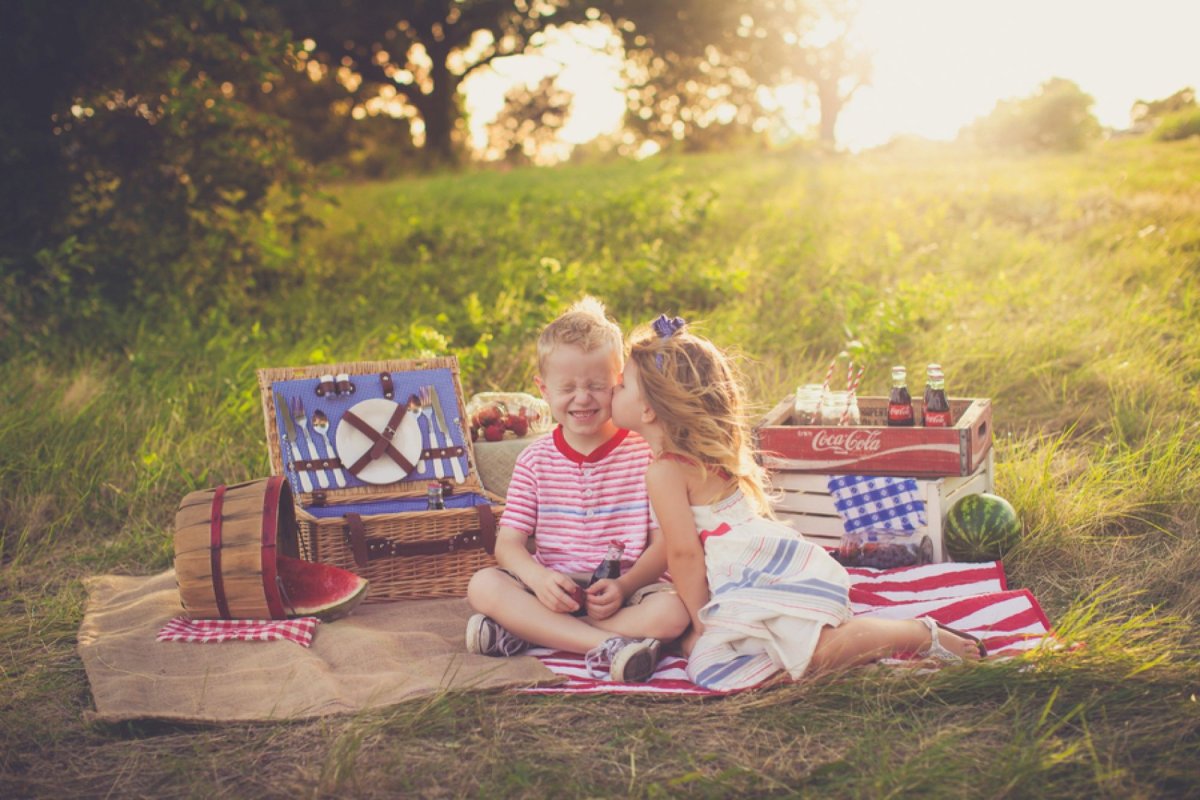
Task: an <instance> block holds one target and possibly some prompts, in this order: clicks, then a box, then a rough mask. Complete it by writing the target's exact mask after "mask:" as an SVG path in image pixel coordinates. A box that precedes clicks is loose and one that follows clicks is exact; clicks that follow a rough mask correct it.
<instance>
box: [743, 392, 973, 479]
mask: <svg viewBox="0 0 1200 800" xmlns="http://www.w3.org/2000/svg"><path fill="white" fill-rule="evenodd" d="M793 398H794V396H793V395H789V396H788V397H786V398H784V399H783V401H782V402H781V403H780V404H779V405H777V406H775V408H773V409H771V411H770V412H768V413H767V415H766V416H765V417H764V418H763V419H762V421H761V422H760V423H759V424H758V425H757V426H756V427H755V429H754V437H755V449H756V452H757V453H758V454H759V458H760V459H761V462H762V464H763V466H765V467H767V468H768V469H771V470H787V471H789V472H811V473H816V474H819V475H826V474H835V475H891V476H895V477H918V478H939V477H943V476H958V477H966V476H969V475H974V474H975V472H976V471H977V470H978V469H979V466H980V465H981V464H982V463H983V461H984V460H985V458H986V457H987V455H988V453H989V452H990V451H991V448H992V403H991V401H990V400H987V399H985V398H969V397H968V398H954V397H952V398H950V412H951V413H952V414H953V416H954V425H953V426H952V427H949V428H924V427H921V426H914V427H911V428H899V427H896V428H893V427H889V426H888V424H887V405H888V399H887V398H886V397H860V398H859V399H858V407H859V411H860V413H861V416H862V422H863V424H862V425H853V426H844V427H839V426H834V425H795V424H793V422H792V420H793V405H794V399H793ZM913 407H914V409H915V410H916V414H917V419H920V418H921V400H920V399H914V400H913Z"/></svg>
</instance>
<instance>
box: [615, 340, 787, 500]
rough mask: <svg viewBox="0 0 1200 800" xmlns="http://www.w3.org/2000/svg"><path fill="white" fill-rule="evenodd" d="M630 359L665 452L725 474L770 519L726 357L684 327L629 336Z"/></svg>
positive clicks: (738, 386) (735, 377)
mask: <svg viewBox="0 0 1200 800" xmlns="http://www.w3.org/2000/svg"><path fill="white" fill-rule="evenodd" d="M629 360H630V361H633V362H634V363H636V364H637V367H638V379H639V383H640V385H641V390H642V396H643V398H644V399H645V401H646V404H647V405H649V406H650V408H651V409H652V410H653V411H654V415H655V417H657V419H658V422H659V423H660V424H661V425H662V427H663V432H664V434H665V436H666V448H667V450H668V451H671V452H674V453H678V454H680V455H683V456H688V457H690V458H692V459H695V460H696V461H698V462H699V463H700V465H701V467H703V468H704V469H706V470H709V471H717V470H724V471H726V472H728V473H729V474H730V475H731V476H732V477H733V478H735V479H736V480H737V482H738V486H739V488H741V490H742V492H743V493H744V494H745V495H746V496H747V497H748V498H749V499H750V501H751V502H752V503H753V504H754V505H755V506H757V508H758V510H759V511H760V512H761V513H763V514H767V515H770V514H771V509H770V505H769V503H768V501H767V494H766V491H765V489H764V483H765V480H764V472H763V468H762V467H761V466H759V465H758V464H757V463H756V462H755V461H754V454H753V450H752V447H751V442H750V425H749V420H748V418H747V416H746V411H745V402H744V400H743V393H742V387H741V384H740V383H739V380H738V375H737V374H736V371H735V369H734V366H733V364H732V362H731V360H730V358H729V356H727V355H726V354H725V353H723V352H722V351H721V350H720V349H719V348H718V347H717V346H716V345H714V344H713V343H712V342H710V341H709V340H708V339H705V338H704V337H702V336H698V335H696V334H694V333H692V332H691V331H690V330H689V329H687V328H684V329H681V330H679V331H677V332H676V333H674V334H673V335H671V336H667V337H663V336H660V335H659V334H658V333H657V332H656V331H655V330H654V329H652V328H650V327H649V326H644V327H641V328H638V329H637V330H635V331H634V332H633V334H632V335H631V336H630V346H629Z"/></svg>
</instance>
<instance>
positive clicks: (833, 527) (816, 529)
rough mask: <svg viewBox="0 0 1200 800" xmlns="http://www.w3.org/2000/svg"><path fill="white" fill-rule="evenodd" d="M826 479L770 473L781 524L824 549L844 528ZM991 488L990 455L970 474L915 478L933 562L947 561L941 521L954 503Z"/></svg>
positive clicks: (835, 542)
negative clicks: (923, 504) (923, 511)
mask: <svg viewBox="0 0 1200 800" xmlns="http://www.w3.org/2000/svg"><path fill="white" fill-rule="evenodd" d="M829 477H830V476H828V475H811V474H807V473H803V472H785V471H776V472H772V473H771V476H770V480H771V489H772V490H774V492H773V493H774V494H775V495H776V498H775V499H774V501H773V503H772V508H773V509H774V511H775V515H776V516H777V517H778V518H779V520H780V521H781V522H784V523H787V524H788V525H791V526H792V527H793V528H795V529H796V530H798V531H799V532H800V533H801V534H802V535H803V536H804V538H805V539H808V540H810V541H812V542H813V543H814V544H820V545H822V546H824V547H837V546H838V545H839V544H841V541H842V533H843V532H844V528H843V527H842V518H841V517H840V516H838V512H837V509H836V508H834V505H833V496H832V495H831V494H830V493H829ZM994 485H995V472H994V467H993V462H992V454H991V453H990V452H989V453H988V455H987V458H986V459H984V462H983V463H982V464H980V465H979V468H978V469H977V470H975V472H974V473H972V474H971V475H967V476H965V477H949V478H918V479H917V489H918V491H919V493H920V497H921V499H922V500H924V501H925V516H926V518H927V519H928V520H929V525H928V527H927V529H926V531H925V533H926V534H927V535H928V536H929V538H930V541H931V542H932V543H933V560H934V561H946V560H947V556H946V551H945V549H944V548H943V547H942V522H943V521H944V520H945V518H946V514H947V513H949V511H950V507H951V506H953V505H954V501H956V500H957V499H958V498H960V497H963V496H964V495H968V494H979V493H981V492H990V491H992V488H993V486H994Z"/></svg>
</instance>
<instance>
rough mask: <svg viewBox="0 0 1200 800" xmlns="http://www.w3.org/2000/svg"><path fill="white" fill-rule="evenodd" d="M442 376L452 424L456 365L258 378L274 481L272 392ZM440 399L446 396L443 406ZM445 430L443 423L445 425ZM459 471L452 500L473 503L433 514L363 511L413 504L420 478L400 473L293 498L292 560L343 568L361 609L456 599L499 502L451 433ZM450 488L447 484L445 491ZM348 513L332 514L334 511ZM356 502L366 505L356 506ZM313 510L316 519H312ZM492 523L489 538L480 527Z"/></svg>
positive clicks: (416, 363)
mask: <svg viewBox="0 0 1200 800" xmlns="http://www.w3.org/2000/svg"><path fill="white" fill-rule="evenodd" d="M424 370H447V371H448V372H449V374H450V376H451V378H452V381H453V386H454V395H455V402H456V404H457V414H456V415H451V414H448V415H447V416H448V417H453V416H456V417H457V418H458V419H459V420H465V419H466V409H465V405H464V402H463V395H462V386H461V383H460V382H459V372H458V360H457V359H455V358H453V357H443V358H430V359H419V360H392V361H365V362H354V363H343V364H329V365H321V366H309V367H288V368H272V369H260V370H258V384H259V389H260V392H261V395H262V403H263V415H264V421H265V425H266V432H267V448H268V454H269V456H270V460H271V467H272V471H273V473H274V474H277V475H280V474H285V470H284V461H285V459H284V454H283V453H282V452H281V446H280V437H279V425H278V422H277V416H276V409H275V389H276V388H277V387H278V386H279V385H280V384H285V383H286V382H291V381H314V380H315V379H318V378H320V376H322V375H328V374H339V373H345V374H348V375H349V376H350V377H351V378H352V379H355V380H361V381H371V380H376V379H377V377H378V375H379V373H381V372H388V373H391V374H393V375H395V376H396V377H397V378H398V379H401V378H402V377H403V376H400V375H398V373H406V372H416V371H424ZM447 399H448V398H447ZM447 424H448V425H453V422H452V421H451V420H450V419H447ZM457 433H458V434H459V435H460V437H461V441H462V443H463V447H464V448H465V450H466V456H467V461H468V466H469V468H468V469H467V471H466V475H465V478H466V480H465V481H464V482H463V483H462V484H453V485H452V490H453V495H452V497H453V496H455V495H463V494H467V495H472V496H474V498H475V499H476V501H477V502H478V503H479V504H478V505H475V506H470V507H463V508H446V509H443V510H436V511H431V510H425V509H424V507H423V506H422V507H421V508H420V510H412V511H403V512H399V513H371V512H370V509H369V507H370V505H382V504H384V503H387V502H390V501H406V502H409V503H416V504H417V505H421V503H422V502H423V499H424V496H425V490H426V485H427V483H428V482H429V481H430V480H431V479H430V477H429V476H427V475H426V476H415V475H410V476H409V477H408V479H406V480H402V481H398V482H396V483H393V484H388V485H386V486H347V487H345V488H337V489H326V490H323V491H314V492H311V493H304V492H300V493H298V494H297V497H296V500H297V505H298V507H297V509H296V521H297V524H298V527H299V534H300V535H299V546H300V554H301V557H302V558H305V559H307V560H310V561H319V562H322V563H326V564H332V565H334V566H337V567H341V568H343V569H348V570H350V571H352V572H354V573H356V574H358V575H361V576H362V577H364V578H366V579H367V580H368V581H370V582H371V591H370V594H369V595H368V598H367V600H366V602H368V603H371V602H381V601H388V600H399V599H411V598H434V597H462V596H464V595H465V594H466V590H467V583H468V581H470V579H471V576H472V575H474V574H475V572H477V571H478V570H480V569H483V568H484V567H489V566H494V565H495V563H496V562H495V559H494V558H493V557H492V555H491V552H492V544H493V542H494V533H495V529H494V523H495V521H497V520H499V518H500V515H501V514H502V513H503V510H504V505H503V500H502V499H501V498H500V497H498V496H496V495H495V494H492V493H490V492H488V491H486V490H485V489H484V488H483V485H482V483H481V482H480V480H479V472H478V467H477V463H476V460H475V452H474V448H473V446H472V443H471V438H470V436H469V435H468V434H467V431H466V430H465V429H463V428H461V427H459V428H457ZM447 486H450V484H447ZM350 504H353V506H354V509H353V510H349V509H348V513H346V514H338V513H337V509H338V507H339V506H349V505H350ZM364 504H366V505H365V506H364ZM317 512H320V513H317ZM489 520H490V521H491V522H492V527H491V529H490V530H489V528H488V522H489Z"/></svg>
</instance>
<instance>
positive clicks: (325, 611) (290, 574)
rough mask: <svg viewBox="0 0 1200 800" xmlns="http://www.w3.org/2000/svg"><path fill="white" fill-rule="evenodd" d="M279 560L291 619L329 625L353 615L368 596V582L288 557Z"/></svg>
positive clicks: (319, 565) (284, 602) (285, 600)
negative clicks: (314, 618) (310, 619)
mask: <svg viewBox="0 0 1200 800" xmlns="http://www.w3.org/2000/svg"><path fill="white" fill-rule="evenodd" d="M276 559H277V564H278V570H279V580H280V588H281V589H282V590H283V604H284V607H285V608H287V610H288V614H289V616H293V617H318V618H320V619H322V620H324V621H325V622H329V621H330V620H334V619H337V618H338V617H344V616H346V615H347V614H349V613H350V612H351V611H352V610H354V607H355V606H357V605H358V604H359V603H361V602H362V600H363V598H364V597H366V596H367V579H366V578H360V577H359V576H358V575H355V574H354V573H353V572H350V571H348V570H344V569H341V568H340V567H333V566H330V565H328V564H317V563H315V562H312V561H301V560H300V559H298V558H290V557H288V556H285V555H280V556H277V557H276Z"/></svg>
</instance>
